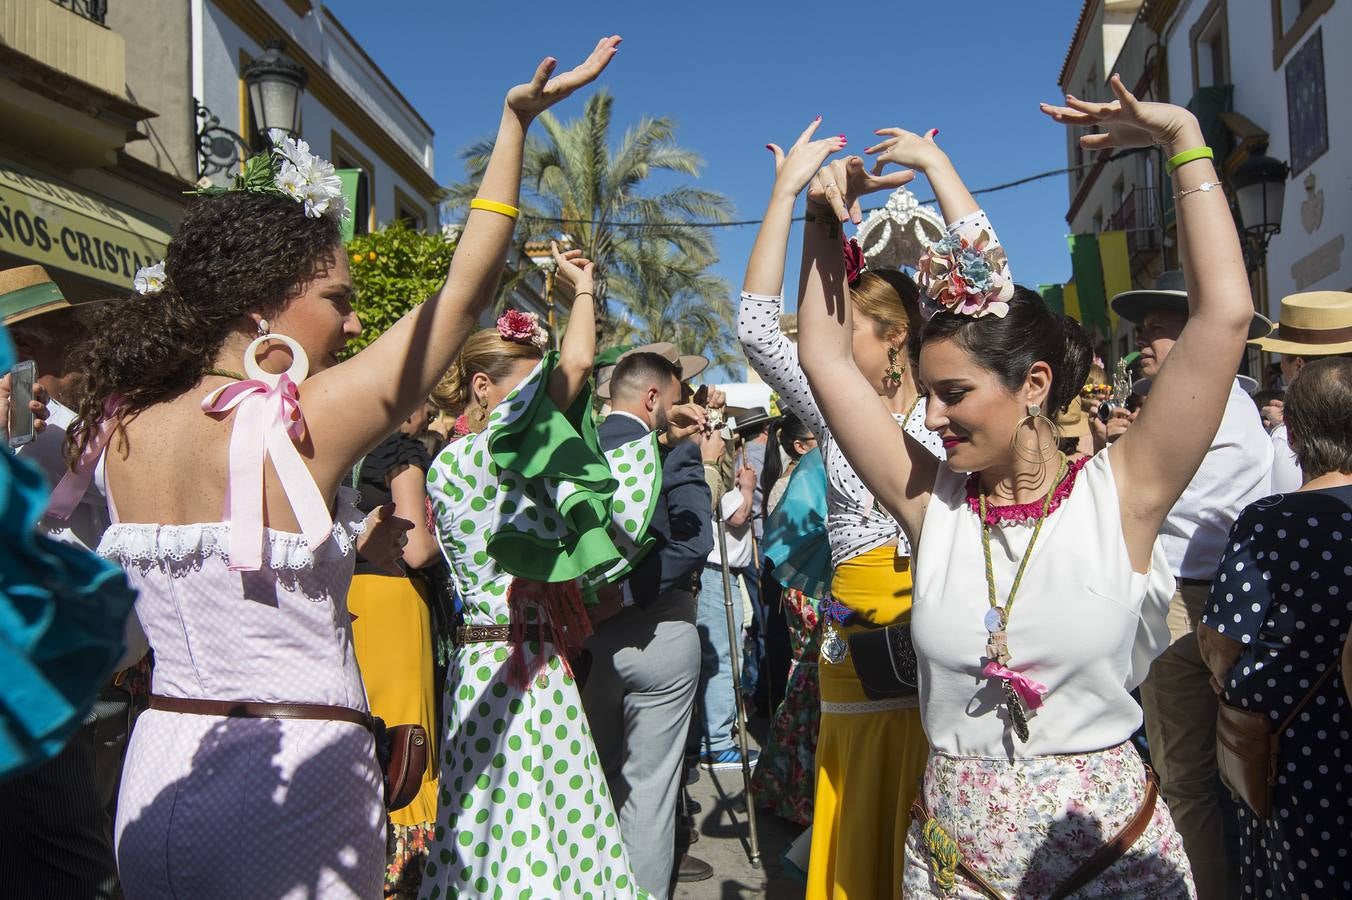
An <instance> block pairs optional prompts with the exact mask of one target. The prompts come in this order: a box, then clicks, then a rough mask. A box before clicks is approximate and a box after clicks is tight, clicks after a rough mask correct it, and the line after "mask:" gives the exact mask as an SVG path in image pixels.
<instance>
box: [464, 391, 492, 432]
mask: <svg viewBox="0 0 1352 900" xmlns="http://www.w3.org/2000/svg"><path fill="white" fill-rule="evenodd" d="M465 424H466V425H468V426H469V430H470V431H471V432H473V433H475V434H478V433H479V432H480V431H483V430H484V428H485V427H486V426H487V425H488V401H487V400H485V399H484V398H483V397H479V396H477V395H476V396H474V399H473V402H472V403H471V404H470V406H469V408H468V409H466V410H465Z"/></svg>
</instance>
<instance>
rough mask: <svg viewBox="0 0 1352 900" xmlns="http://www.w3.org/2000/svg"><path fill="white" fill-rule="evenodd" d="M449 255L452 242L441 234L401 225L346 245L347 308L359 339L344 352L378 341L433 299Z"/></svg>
mask: <svg viewBox="0 0 1352 900" xmlns="http://www.w3.org/2000/svg"><path fill="white" fill-rule="evenodd" d="M454 252H455V242H454V241H453V240H452V239H450V238H449V237H447V236H446V235H445V234H443V233H442V232H440V231H435V232H433V233H431V234H426V233H424V232H421V231H415V230H414V229H412V228H410V227H408V225H407V224H405V223H404V222H402V221H396V222H394V223H393V224H391V225H387V226H385V227H384V228H382V229H380V230H379V231H374V232H372V233H370V234H360V235H357V236H356V237H354V238H353V239H352V240H351V241H349V242H348V245H347V261H348V265H349V266H350V267H351V269H352V285H353V287H355V288H356V290H357V296H356V299H355V300H354V301H353V304H352V305H353V307H354V308H355V309H356V310H357V314H358V315H359V316H361V324H362V334H361V337H360V338H358V339H357V340H356V341H354V342H353V343H352V344H351V345H350V350H349V352H351V353H355V352H357V351H358V350H360V349H361V348H362V347H365V346H366V345H367V344H369V343H371V341H373V340H375V339H376V338H378V337H380V335H381V334H383V333H384V332H385V331H386V330H387V329H388V328H389V327H390V326H391V325H393V324H394V323H395V322H397V321H399V319H400V317H402V316H403V315H404V313H406V312H408V311H409V310H410V309H412V308H413V307H415V306H417V305H418V304H419V303H421V302H423V301H424V300H426V299H427V298H428V297H430V296H431V295H432V294H434V293H436V291H437V290H438V289H440V287H441V284H442V282H443V281H445V280H446V269H447V267H449V266H450V264H451V255H452V254H453V253H454Z"/></svg>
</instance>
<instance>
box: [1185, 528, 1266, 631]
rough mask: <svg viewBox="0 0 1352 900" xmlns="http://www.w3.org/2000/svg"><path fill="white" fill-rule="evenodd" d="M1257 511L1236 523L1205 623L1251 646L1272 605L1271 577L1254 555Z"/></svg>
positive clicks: (1217, 570)
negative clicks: (1269, 605)
mask: <svg viewBox="0 0 1352 900" xmlns="http://www.w3.org/2000/svg"><path fill="white" fill-rule="evenodd" d="M1255 512H1256V510H1255V508H1254V507H1249V508H1248V509H1246V510H1245V511H1244V513H1243V514H1242V515H1241V516H1240V517H1239V518H1238V519H1237V520H1235V524H1234V527H1233V528H1231V529H1230V537H1229V540H1228V541H1227V543H1226V545H1225V554H1224V555H1223V556H1222V557H1221V561H1220V565H1219V566H1218V567H1217V569H1216V580H1215V581H1214V582H1212V585H1211V600H1210V602H1209V603H1208V604H1207V609H1206V613H1205V614H1204V615H1203V616H1202V622H1203V623H1204V624H1206V625H1209V626H1211V627H1212V628H1214V629H1216V630H1217V631H1219V632H1220V633H1221V634H1223V635H1225V636H1226V637H1228V638H1230V639H1231V640H1234V641H1239V642H1240V643H1242V644H1245V645H1248V644H1252V643H1253V642H1254V640H1255V639H1256V638H1257V636H1258V633H1259V630H1260V629H1261V627H1262V625H1263V622H1264V620H1265V619H1266V617H1267V611H1268V604H1270V603H1271V602H1272V592H1271V588H1272V581H1271V575H1270V573H1268V572H1266V571H1264V566H1263V565H1262V561H1261V560H1259V559H1257V558H1255V554H1256V553H1257V554H1258V555H1263V554H1262V553H1261V552H1259V551H1257V550H1256V548H1255V540H1254V538H1255V536H1256V534H1255V531H1254V529H1255V527H1256V528H1258V529H1262V528H1263V525H1262V524H1261V523H1260V522H1257V521H1255V520H1256V519H1258V518H1260V516H1257V515H1255Z"/></svg>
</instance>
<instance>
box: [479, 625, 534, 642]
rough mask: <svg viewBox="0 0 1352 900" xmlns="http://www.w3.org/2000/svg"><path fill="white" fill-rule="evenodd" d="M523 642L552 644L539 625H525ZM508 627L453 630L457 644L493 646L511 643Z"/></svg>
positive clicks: (510, 632) (509, 627) (486, 626)
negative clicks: (494, 644)
mask: <svg viewBox="0 0 1352 900" xmlns="http://www.w3.org/2000/svg"><path fill="white" fill-rule="evenodd" d="M522 640H523V641H536V642H538V643H541V644H549V643H553V639H552V638H550V637H549V635H548V634H547V633H546V632H545V631H544V630H543V629H541V628H540V626H539V625H527V626H526V627H525V629H524V633H523V635H522ZM511 641H512V626H510V625H461V626H460V627H459V628H457V629H456V630H455V642H456V643H457V644H493V643H503V644H506V643H511Z"/></svg>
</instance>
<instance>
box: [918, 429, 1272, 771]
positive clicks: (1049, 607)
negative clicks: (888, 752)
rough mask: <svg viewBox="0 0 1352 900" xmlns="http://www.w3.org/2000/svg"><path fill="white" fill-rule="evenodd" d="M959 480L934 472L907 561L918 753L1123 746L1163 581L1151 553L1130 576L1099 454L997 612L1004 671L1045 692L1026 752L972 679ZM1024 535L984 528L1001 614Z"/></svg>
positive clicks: (970, 514) (978, 598) (996, 698)
mask: <svg viewBox="0 0 1352 900" xmlns="http://www.w3.org/2000/svg"><path fill="white" fill-rule="evenodd" d="M1249 406H1250V407H1251V408H1252V406H1253V404H1252V403H1250V404H1249ZM966 480H967V476H965V475H961V474H958V473H955V472H953V471H952V470H951V469H949V468H948V466H940V467H939V474H938V476H937V477H936V478H935V481H934V495H933V497H932V499H931V500H930V503H929V507H928V508H927V509H926V511H925V523H924V527H923V529H922V530H921V535H920V547H919V548H918V549H917V551H916V559H917V561H918V565H917V566H916V568H915V594H914V605H913V606H912V612H911V636H912V639H913V640H914V642H915V650H916V655H917V657H918V660H919V669H920V716H921V719H922V721H923V722H924V725H925V734H926V735H927V736H928V737H929V741H930V745H931V746H932V747H933V748H934V749H935V750H938V751H940V752H942V753H951V754H956V755H961V756H983V757H988V758H1014V757H1029V756H1038V755H1043V754H1053V753H1088V752H1091V751H1094V750H1102V749H1105V748H1107V747H1112V746H1115V745H1117V744H1120V743H1122V742H1123V741H1125V740H1127V739H1128V738H1130V737H1131V735H1132V734H1133V733H1134V732H1135V731H1136V729H1137V728H1138V727H1140V724H1141V707H1140V706H1139V705H1138V704H1137V703H1136V701H1135V700H1133V699H1132V698H1131V691H1132V689H1133V688H1135V687H1136V686H1137V685H1138V684H1140V682H1141V681H1142V680H1143V679H1144V678H1145V676H1146V673H1147V672H1148V671H1149V670H1150V663H1151V661H1152V660H1154V658H1155V657H1156V656H1158V655H1159V654H1160V653H1162V652H1163V651H1164V649H1165V648H1166V647H1167V646H1168V645H1169V625H1168V622H1167V616H1168V612H1169V601H1170V599H1171V598H1172V597H1173V593H1174V579H1173V576H1172V575H1171V574H1170V572H1169V564H1168V561H1167V560H1166V559H1165V556H1164V550H1163V548H1162V547H1161V546H1160V542H1159V541H1158V540H1157V541H1156V542H1155V547H1154V552H1153V553H1152V555H1151V558H1150V570H1149V572H1147V573H1145V574H1142V573H1139V572H1135V571H1133V569H1132V567H1131V561H1130V559H1129V558H1128V556H1127V548H1126V544H1125V542H1124V541H1123V537H1122V515H1121V510H1120V507H1119V505H1118V498H1117V485H1116V483H1115V482H1114V480H1113V472H1112V466H1111V465H1110V464H1109V461H1108V453H1107V452H1102V453H1099V454H1098V455H1097V456H1095V457H1093V458H1092V459H1090V460H1089V461H1088V462H1086V463H1085V464H1084V467H1083V468H1082V469H1081V470H1080V471H1079V473H1078V474H1077V475H1076V477H1075V482H1074V485H1073V487H1072V488H1071V491H1070V494H1069V496H1067V497H1065V499H1064V500H1063V501H1062V502H1061V504H1060V505H1059V506H1058V507H1057V508H1056V509H1054V510H1053V511H1052V513H1051V514H1050V515H1049V516H1048V517H1047V520H1046V521H1045V522H1044V523H1043V525H1042V531H1041V534H1040V535H1039V536H1038V542H1037V545H1036V546H1035V547H1034V549H1033V555H1032V557H1031V558H1030V559H1029V562H1028V567H1027V569H1026V571H1025V572H1024V576H1023V583H1022V584H1021V585H1020V586H1019V592H1018V594H1017V595H1016V596H1015V598H1014V606H1013V608H1012V610H1011V612H1010V617H1009V625H1008V632H1007V633H1008V637H1009V652H1010V655H1011V659H1010V661H1009V664H1008V667H1009V668H1010V669H1012V670H1013V671H1015V672H1018V673H1020V674H1022V675H1024V676H1025V677H1027V678H1031V679H1032V680H1034V681H1037V682H1040V683H1042V684H1043V685H1045V686H1046V687H1047V688H1048V691H1047V693H1046V694H1045V695H1044V697H1043V705H1042V707H1041V709H1039V710H1037V711H1036V713H1034V714H1032V715H1030V716H1029V725H1028V730H1029V733H1030V737H1029V741H1028V743H1026V744H1025V743H1023V742H1021V741H1019V740H1018V739H1017V738H1015V737H1014V736H1013V731H1012V729H1010V728H1009V727H1007V722H1006V720H1005V718H1004V712H1003V705H1002V704H1003V699H1002V698H1003V692H1002V689H1001V687H1000V684H999V682H998V681H996V680H994V679H987V678H984V677H982V675H981V670H982V668H983V667H984V665H985V659H984V656H985V648H986V638H987V632H986V628H985V626H984V624H983V620H984V617H985V615H986V613H987V611H988V610H989V609H990V601H989V599H988V597H989V591H988V588H987V585H986V574H985V572H986V570H985V564H984V562H983V555H982V550H981V523H980V521H979V518H978V515H977V513H976V512H974V511H972V510H971V509H970V508H969V507H968V504H967V490H966ZM1032 533H1033V528H1032V525H1031V524H1019V525H1015V524H1001V525H996V526H994V527H992V528H991V560H992V568H993V570H994V572H995V590H996V601H997V603H999V604H1000V605H1001V606H1003V605H1004V603H1005V600H1006V599H1007V598H1008V596H1009V588H1010V585H1011V583H1012V582H1013V580H1014V573H1015V572H1016V571H1017V569H1018V567H1019V562H1020V560H1021V559H1022V557H1023V553H1024V550H1025V549H1026V548H1027V546H1028V541H1029V539H1030V538H1031V536H1032Z"/></svg>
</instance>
